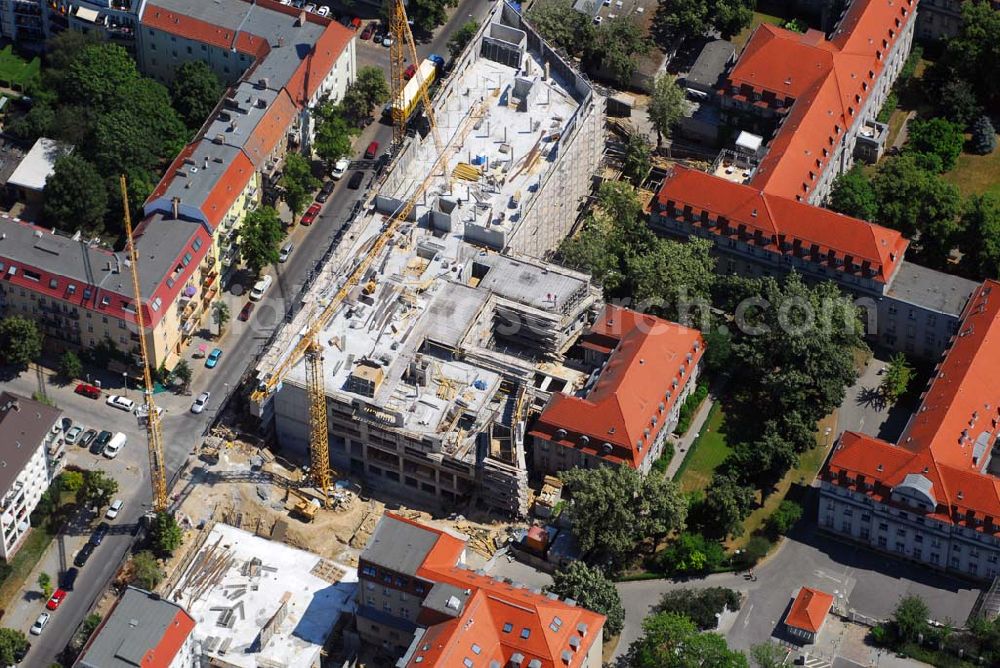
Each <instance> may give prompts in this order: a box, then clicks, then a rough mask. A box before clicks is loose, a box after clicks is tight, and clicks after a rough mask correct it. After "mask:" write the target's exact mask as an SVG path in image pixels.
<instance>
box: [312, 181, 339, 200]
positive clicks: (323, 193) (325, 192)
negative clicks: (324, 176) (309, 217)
mask: <svg viewBox="0 0 1000 668" xmlns="http://www.w3.org/2000/svg"><path fill="white" fill-rule="evenodd" d="M335 185H336V184H335V183H334V182H333V181H327V182H326V183H324V184H323V187H322V188H320V191H319V194H318V195H316V201H317V202H325V201H326V200H328V199H330V195H332V194H333V187H334V186H335Z"/></svg>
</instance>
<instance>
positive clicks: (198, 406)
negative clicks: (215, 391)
mask: <svg viewBox="0 0 1000 668" xmlns="http://www.w3.org/2000/svg"><path fill="white" fill-rule="evenodd" d="M211 396H212V393H211V392H202V393H201V394H199V395H198V398H197V399H195V400H194V403H193V404H191V412H192V413H201V412H202V411H204V410H205V406H207V405H208V400H209V398H210V397H211Z"/></svg>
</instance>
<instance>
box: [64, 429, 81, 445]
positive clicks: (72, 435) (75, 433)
mask: <svg viewBox="0 0 1000 668" xmlns="http://www.w3.org/2000/svg"><path fill="white" fill-rule="evenodd" d="M82 433H83V427H81V426H80V425H74V426H72V427H70V428H69V429H68V430H67V431H66V436H64V437H63V438H64V440H65V441H66V443H67V444H68V445H73V444H74V443H76V442H77V441H78V440H79V438H80V434H82Z"/></svg>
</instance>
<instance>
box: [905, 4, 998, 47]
mask: <svg viewBox="0 0 1000 668" xmlns="http://www.w3.org/2000/svg"><path fill="white" fill-rule="evenodd" d="M962 4H963V2H962V0H921V2H920V19H919V20H918V21H917V37H919V38H921V39H927V40H937V39H948V38H950V37H955V36H956V35H958V33H959V32H961V30H962ZM990 4H991V5H992V6H993V9H994V10H996V11H1000V2H997V0H990Z"/></svg>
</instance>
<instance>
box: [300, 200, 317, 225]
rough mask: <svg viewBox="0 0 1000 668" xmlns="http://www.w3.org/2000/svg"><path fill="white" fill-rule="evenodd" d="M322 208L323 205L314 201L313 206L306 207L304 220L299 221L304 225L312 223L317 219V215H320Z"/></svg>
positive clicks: (303, 215)
mask: <svg viewBox="0 0 1000 668" xmlns="http://www.w3.org/2000/svg"><path fill="white" fill-rule="evenodd" d="M321 208H322V207H321V206H320V205H319V204H315V203H314V204H313V205H312V206H310V207H309V208H308V209H306V212H305V213H304V214H302V220H301V221H299V222H301V223H302V224H303V225H306V226H308V225H312V224H313V223H314V222H315V221H316V216H318V215H319V210H320V209H321Z"/></svg>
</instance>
